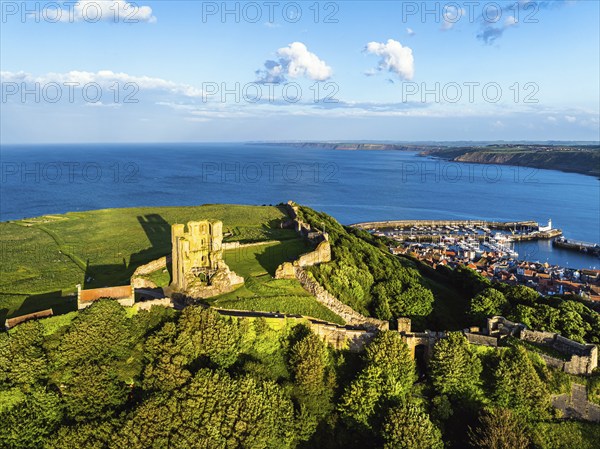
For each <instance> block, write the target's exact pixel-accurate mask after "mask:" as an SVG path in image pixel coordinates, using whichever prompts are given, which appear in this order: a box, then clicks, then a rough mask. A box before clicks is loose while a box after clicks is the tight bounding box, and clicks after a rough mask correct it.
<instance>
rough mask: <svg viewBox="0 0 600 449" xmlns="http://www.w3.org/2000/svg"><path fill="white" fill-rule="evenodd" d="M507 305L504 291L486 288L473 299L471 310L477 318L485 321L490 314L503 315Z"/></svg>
mask: <svg viewBox="0 0 600 449" xmlns="http://www.w3.org/2000/svg"><path fill="white" fill-rule="evenodd" d="M507 305H508V301H507V300H506V298H505V297H504V295H503V294H502V292H500V291H498V290H496V289H495V288H486V289H485V290H483V291H482V292H480V293H478V294H477V295H476V296H475V297H474V298H473V299H472V300H471V305H470V310H469V312H470V313H471V315H472V316H473V317H475V318H476V319H477V320H479V321H483V320H485V319H486V318H487V317H490V316H495V315H502V314H503V313H504V311H505V310H506V307H507Z"/></svg>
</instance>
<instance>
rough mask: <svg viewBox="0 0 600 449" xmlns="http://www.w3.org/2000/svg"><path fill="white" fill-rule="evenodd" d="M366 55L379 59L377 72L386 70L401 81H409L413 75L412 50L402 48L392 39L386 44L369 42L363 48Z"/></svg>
mask: <svg viewBox="0 0 600 449" xmlns="http://www.w3.org/2000/svg"><path fill="white" fill-rule="evenodd" d="M365 51H366V52H367V53H371V54H374V55H377V56H380V57H381V60H380V61H379V66H378V67H377V70H379V71H382V70H387V71H390V72H393V73H395V74H396V75H398V76H399V77H400V78H402V79H406V80H411V79H412V78H413V76H414V74H415V60H414V57H413V52H412V49H411V48H409V47H403V46H402V44H401V43H400V42H398V41H395V40H393V39H388V41H387V43H385V44H384V43H381V42H369V43H368V44H367V46H366V47H365Z"/></svg>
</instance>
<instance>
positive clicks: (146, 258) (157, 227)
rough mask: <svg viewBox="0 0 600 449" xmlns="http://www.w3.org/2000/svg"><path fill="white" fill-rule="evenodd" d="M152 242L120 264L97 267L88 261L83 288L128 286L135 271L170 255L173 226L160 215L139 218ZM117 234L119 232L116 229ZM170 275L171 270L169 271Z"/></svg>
mask: <svg viewBox="0 0 600 449" xmlns="http://www.w3.org/2000/svg"><path fill="white" fill-rule="evenodd" d="M137 219H138V222H139V223H140V226H141V227H142V229H143V230H144V232H145V233H146V236H147V237H148V240H149V241H150V247H149V248H146V249H144V250H142V251H139V252H137V253H133V254H131V255H130V256H129V264H127V260H126V258H125V257H123V258H122V260H121V262H120V263H115V264H100V265H95V264H93V263H90V261H89V260H88V261H87V264H86V270H85V277H84V282H83V287H84V288H86V289H88V288H100V287H113V286H118V285H127V284H129V282H130V279H131V276H132V275H133V273H134V271H135V270H136V269H137V268H138V267H139V266H141V265H144V264H147V263H148V262H150V261H152V260H155V259H158V258H160V257H162V256H164V255H167V254H169V252H170V250H171V225H170V224H169V223H168V222H167V221H166V220H165V219H164V218H163V217H162V216H161V215H159V214H148V215H143V216H138V217H137ZM115 232H119V230H118V229H115ZM169 275H171V270H170V269H169Z"/></svg>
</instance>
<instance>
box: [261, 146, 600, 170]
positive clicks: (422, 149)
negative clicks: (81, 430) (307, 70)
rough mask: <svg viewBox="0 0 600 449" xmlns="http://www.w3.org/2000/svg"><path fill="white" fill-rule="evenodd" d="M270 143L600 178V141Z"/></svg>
mask: <svg viewBox="0 0 600 449" xmlns="http://www.w3.org/2000/svg"><path fill="white" fill-rule="evenodd" d="M267 145H285V146H292V147H299V148H322V149H331V150H340V151H414V152H417V153H419V155H420V156H429V157H436V158H440V159H443V160H447V161H453V162H465V163H476V164H497V165H512V166H520V167H531V168H539V169H544V170H559V171H563V172H568V173H579V174H582V175H587V176H594V177H596V178H600V145H598V144H574V143H567V144H562V143H546V144H540V143H535V144H526V143H506V144H505V143H502V144H499V143H494V144H487V145H486V144H477V145H464V144H463V145H461V144H459V145H458V146H454V145H450V144H447V143H440V144H435V143H424V144H419V143H414V144H412V143H369V142H281V143H267Z"/></svg>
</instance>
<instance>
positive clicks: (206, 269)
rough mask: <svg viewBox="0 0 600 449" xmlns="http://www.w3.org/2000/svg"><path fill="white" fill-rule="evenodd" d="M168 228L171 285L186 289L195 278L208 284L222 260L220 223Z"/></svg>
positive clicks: (221, 227)
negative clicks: (169, 229) (171, 267)
mask: <svg viewBox="0 0 600 449" xmlns="http://www.w3.org/2000/svg"><path fill="white" fill-rule="evenodd" d="M187 227H188V232H185V225H183V224H174V225H173V226H172V227H171V244H172V247H173V250H172V253H171V254H172V264H173V286H174V287H175V288H177V289H179V290H183V291H184V290H186V289H187V287H188V285H189V284H190V282H193V281H194V278H200V280H201V281H203V282H206V283H207V284H208V283H209V282H210V279H211V277H212V276H213V275H214V274H215V273H216V272H217V270H218V269H219V261H221V260H222V259H223V249H222V244H223V223H221V222H220V221H208V220H204V221H190V222H189V223H188V224H187Z"/></svg>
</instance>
